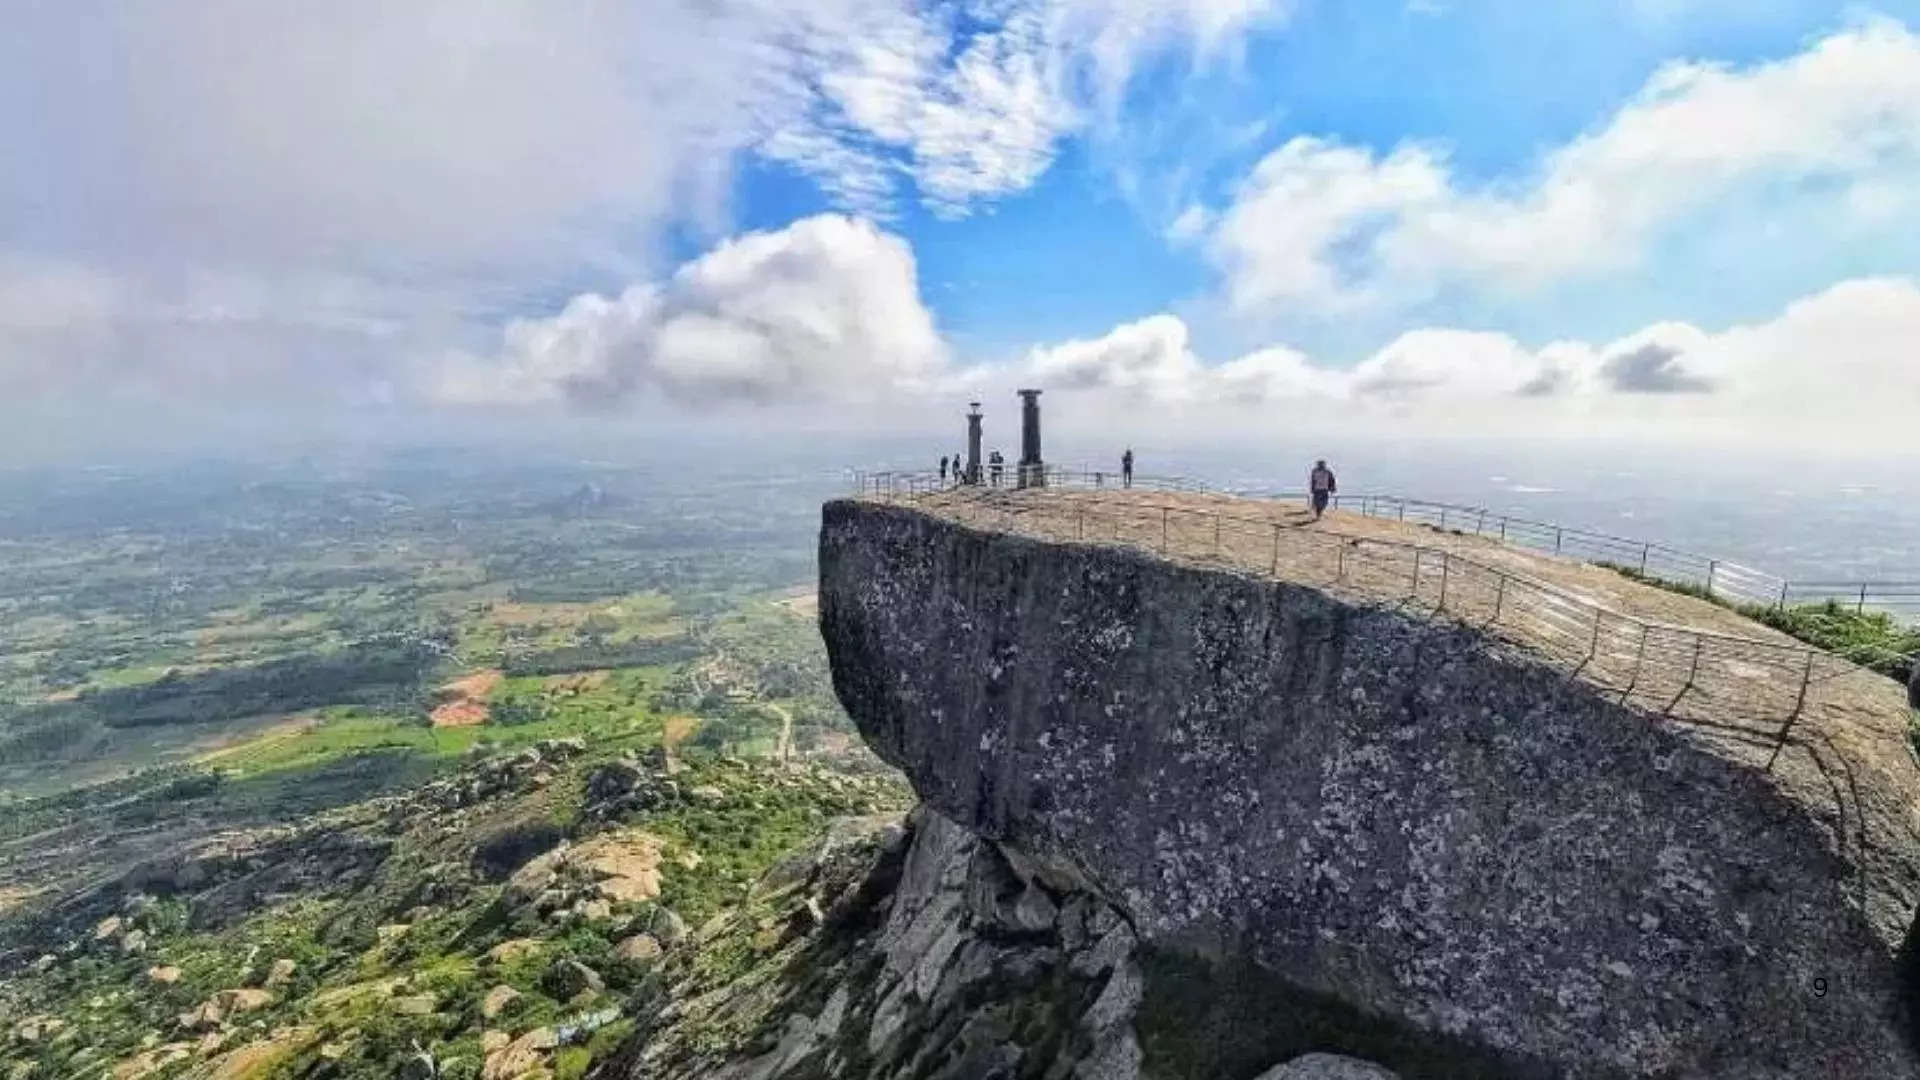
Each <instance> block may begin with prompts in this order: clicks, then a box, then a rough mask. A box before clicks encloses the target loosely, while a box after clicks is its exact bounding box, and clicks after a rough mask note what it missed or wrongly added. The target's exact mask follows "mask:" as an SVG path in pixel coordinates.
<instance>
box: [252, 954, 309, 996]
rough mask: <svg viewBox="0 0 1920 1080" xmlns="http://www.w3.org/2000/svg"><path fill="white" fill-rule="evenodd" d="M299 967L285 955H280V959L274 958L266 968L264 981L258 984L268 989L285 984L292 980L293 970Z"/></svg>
mask: <svg viewBox="0 0 1920 1080" xmlns="http://www.w3.org/2000/svg"><path fill="white" fill-rule="evenodd" d="M299 968H300V966H299V965H298V964H295V963H294V962H293V961H292V960H289V959H287V958H285V957H281V958H280V959H278V960H275V961H274V962H273V964H272V966H270V967H268V968H267V977H266V979H265V980H264V981H262V982H261V984H260V985H262V986H264V987H266V988H267V989H269V990H272V989H274V988H276V987H280V986H285V985H286V984H288V983H290V982H292V981H293V973H294V972H295V971H298V970H299Z"/></svg>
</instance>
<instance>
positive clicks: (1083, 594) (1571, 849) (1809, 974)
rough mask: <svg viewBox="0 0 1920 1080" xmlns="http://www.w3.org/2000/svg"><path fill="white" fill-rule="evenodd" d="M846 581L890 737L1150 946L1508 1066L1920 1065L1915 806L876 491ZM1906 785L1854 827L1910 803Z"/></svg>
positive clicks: (877, 722) (1576, 688)
mask: <svg viewBox="0 0 1920 1080" xmlns="http://www.w3.org/2000/svg"><path fill="white" fill-rule="evenodd" d="M820 574H821V588H820V625H821V630H822V633H823V635H824V637H825V640H826V644H827V648H828V651H829V654H830V656H831V659H832V665H833V676H834V685H835V689H836V691H837V693H838V694H839V697H840V699H841V701H842V702H843V704H844V705H845V706H846V708H847V711H848V712H849V713H850V714H851V715H852V717H853V718H854V720H855V721H856V723H857V724H858V725H859V727H860V729H861V731H862V733H863V734H864V735H865V737H866V739H867V741H868V742H869V743H870V744H871V745H872V746H873V748H874V749H875V750H876V751H877V752H878V753H879V754H880V755H881V756H882V757H884V758H886V759H887V760H888V761H890V762H891V763H893V764H894V765H896V766H897V767H899V768H900V769H902V770H903V771H904V772H905V773H906V774H907V775H908V777H909V778H910V779H911V780H912V782H913V784H914V786H915V787H916V788H917V789H918V790H919V792H920V794H921V796H922V797H923V798H924V799H925V800H926V801H927V803H928V804H929V805H930V806H931V807H932V808H934V809H936V810H937V811H939V812H940V813H941V814H943V815H945V816H946V817H948V818H951V819H952V820H954V821H955V822H958V823H959V824H960V825H961V826H963V827H964V828H965V829H967V830H969V831H970V832H972V833H974V834H976V835H978V836H980V837H983V838H986V839H988V840H991V841H993V842H994V843H995V844H996V845H997V846H998V847H999V848H1000V849H1001V850H1002V851H1004V852H1005V854H1006V857H1007V858H1008V859H1009V860H1010V861H1011V862H1013V863H1015V864H1016V865H1019V866H1021V869H1022V872H1023V874H1028V875H1031V876H1032V877H1033V879H1034V880H1037V881H1042V882H1045V883H1047V885H1048V887H1049V888H1051V889H1055V890H1057V891H1061V892H1076V891H1078V892H1089V893H1092V894H1095V895H1098V896H1100V897H1103V898H1105V899H1106V900H1107V901H1108V902H1110V903H1112V904H1113V905H1114V906H1115V907H1116V908H1117V909H1118V910H1120V911H1121V912H1123V913H1124V916H1125V918H1126V921H1127V923H1128V925H1129V926H1130V927H1131V929H1132V930H1133V931H1134V932H1135V933H1136V934H1138V936H1139V938H1140V940H1141V942H1142V943H1143V944H1144V945H1147V946H1150V947H1154V948H1157V949H1164V950H1172V951H1176V952H1178V953H1180V954H1182V955H1190V956H1197V957H1204V958H1213V959H1218V960H1222V961H1225V960H1228V959H1234V960H1241V959H1251V960H1252V961H1253V962H1254V963H1256V964H1257V965H1258V966H1259V967H1260V968H1261V969H1262V970H1264V971H1266V972H1270V973H1272V974H1273V975H1274V976H1276V977H1277V978H1279V979H1281V980H1283V981H1284V982H1285V983H1286V984H1287V985H1288V986H1290V987H1294V988H1297V989H1298V990H1299V991H1301V992H1302V993H1303V994H1308V995H1312V996H1313V997H1314V998H1315V999H1316V1000H1332V1001H1335V1002H1338V1003H1342V1004H1344V1005H1345V1006H1348V1007H1351V1008H1352V1009H1353V1010H1354V1011H1355V1013H1356V1014H1365V1015H1369V1016H1377V1017H1387V1018H1390V1019H1391V1020H1393V1021H1394V1022H1395V1023H1397V1024H1401V1025H1404V1026H1405V1027H1406V1029H1408V1030H1411V1031H1413V1032H1415V1033H1416V1035H1417V1036H1418V1037H1423V1038H1430V1039H1431V1040H1433V1044H1434V1045H1435V1046H1436V1047H1440V1046H1463V1045H1464V1046H1469V1047H1471V1048H1472V1049H1473V1052H1474V1053H1476V1054H1489V1055H1493V1059H1494V1060H1497V1061H1498V1062H1499V1063H1500V1065H1499V1071H1501V1072H1504V1073H1506V1074H1508V1075H1519V1076H1577V1077H1614V1076H1644V1075H1662V1076H1743V1077H1809V1076H1876V1077H1913V1076H1920V1064H1917V1063H1916V1056H1915V1052H1914V1050H1913V1049H1912V1048H1911V1043H1910V1041H1909V1032H1910V1030H1911V1024H1912V1017H1911V1015H1910V1011H1909V1005H1908V1003H1907V997H1906V989H1905V988H1906V986H1907V980H1908V978H1909V972H1910V970H1911V969H1910V968H1909V966H1908V964H1907V960H1906V955H1907V949H1906V944H1905V943H1906V939H1907V935H1908V929H1909V924H1910V923H1911V919H1912V913H1913V907H1914V900H1915V896H1916V892H1917V891H1920V840H1916V834H1915V831H1914V830H1913V829H1912V828H1911V827H1910V826H1907V825H1906V822H1908V821H1910V820H1911V819H1910V817H1909V818H1897V819H1895V820H1896V826H1895V827H1893V828H1884V827H1880V826H1875V829H1874V830H1873V831H1871V832H1870V834H1869V835H1868V836H1867V842H1866V843H1864V844H1861V843H1857V842H1854V843H1847V842H1841V841H1840V840H1837V839H1836V829H1835V828H1834V827H1833V825H1832V824H1831V822H1829V821H1828V820H1826V819H1825V818H1823V817H1822V816H1821V815H1820V814H1819V813H1818V812H1816V810H1815V809H1814V808H1811V807H1809V806H1808V805H1807V804H1806V803H1805V802H1804V801H1802V800H1800V799H1798V798H1796V797H1793V796H1792V795H1790V794H1789V793H1787V792H1785V791H1783V790H1782V789H1781V788H1780V786H1779V785H1777V784H1776V783H1774V782H1773V780H1772V778H1771V777H1769V776H1768V775H1767V774H1765V773H1764V772H1762V771H1760V770H1758V769H1756V768H1754V767H1753V766H1752V765H1751V764H1748V763H1744V762H1742V761H1738V760H1735V759H1734V758H1733V757H1732V756H1730V755H1723V754H1720V753H1716V751H1715V749H1714V747H1713V744H1712V742H1711V741H1710V740H1703V739H1694V738H1688V737H1687V736H1686V734H1685V733H1684V732H1681V731H1679V730H1677V729H1676V728H1675V727H1674V726H1673V725H1671V724H1669V723H1667V722H1665V721H1662V720H1660V719H1658V718H1655V717H1651V716H1648V715H1645V714H1644V713H1641V712H1638V711H1635V710H1632V709H1628V708H1623V707H1621V706H1620V705H1618V704H1616V702H1615V700H1614V699H1611V698H1609V697H1607V696H1605V695H1604V694H1602V693H1601V692H1600V691H1599V690H1597V689H1595V688H1593V687H1591V686H1589V685H1587V684H1585V683H1583V682H1581V681H1579V680H1577V679H1570V678H1569V677H1568V676H1567V675H1566V674H1564V673H1563V672H1560V671H1557V670H1555V669H1553V668H1551V667H1550V666H1548V665H1547V664H1545V663H1542V662H1540V661H1539V660H1538V659H1537V658H1535V657H1533V656H1532V655H1530V654H1529V653H1527V652H1526V651H1524V650H1522V649H1519V648H1517V647H1514V646H1511V645H1507V644H1503V643H1500V642H1497V641H1494V640H1491V639H1489V638H1486V637H1483V636H1482V635H1480V634H1478V633H1475V632H1474V631H1472V630H1471V629H1468V628H1465V627H1461V626H1458V625H1455V624H1450V623H1444V622H1436V621H1434V620H1432V619H1430V618H1427V617H1425V616H1423V615H1420V614H1416V613H1413V612H1406V611H1401V610H1399V609H1396V608H1393V607H1386V606H1363V605H1357V604H1351V603H1347V602H1343V601H1340V600H1337V599H1335V598H1333V597H1330V596H1328V595H1326V594H1324V593H1322V592H1319V591H1316V590H1314V589H1310V588H1307V587H1303V586H1294V585H1288V584H1284V583H1275V582H1271V581H1259V580H1255V579H1251V578H1248V577H1244V576H1240V575H1237V574H1233V573H1227V572H1219V571H1207V570H1196V569H1192V568H1182V567H1177V566H1173V565H1169V564H1166V563H1163V562H1160V561H1157V560H1155V559H1153V558H1151V557H1150V556H1146V555H1141V554H1138V553H1134V552H1128V551H1123V550H1116V549H1111V548H1096V547H1089V546H1081V545H1065V544H1049V543H1043V542H1039V541H1033V540H1027V539H1022V538H1017V537H1011V536H1006V535H999V534H992V533H984V532H980V531H976V530H972V529H969V528H965V527H962V526H959V525H956V524H953V523H950V522H945V521H941V520H938V519H935V518H932V517H929V516H926V515H923V514H920V513H917V512H915V511H913V510H911V509H907V508H901V507H885V506H877V505H872V504H865V503H858V502H852V501H840V502H833V503H829V504H828V505H827V507H826V509H825V515H824V522H823V527H822V532H821V538H820ZM1895 779H1896V780H1897V781H1899V783H1894V782H1892V781H1889V780H1888V779H1887V777H1886V776H1885V774H1875V775H1871V776H1867V777H1864V778H1860V779H1857V780H1856V781H1855V784H1856V787H1860V786H1872V785H1879V786H1881V787H1887V786H1888V785H1889V784H1890V783H1891V784H1892V787H1889V788H1888V789H1887V790H1872V791H1865V792H1862V791H1859V790H1856V791H1855V792H1854V793H1853V795H1852V799H1853V800H1854V804H1855V805H1873V806H1876V807H1886V806H1895V807H1910V806H1912V805H1913V804H1914V802H1915V797H1916V795H1920V781H1917V780H1916V778H1915V777H1914V776H1913V775H1912V770H1909V772H1908V775H1906V776H1905V777H1896V778H1895ZM1839 782H1840V783H1845V782H1847V781H1845V780H1841V781H1839ZM1901 784H1904V787H1901ZM1895 788H1898V790H1895ZM1835 798H1836V799H1839V798H1840V796H1839V794H1838V793H1836V795H1835ZM1843 805H1844V803H1843ZM1884 818H1885V815H1884V814H1883V815H1881V817H1880V818H1876V819H1875V820H1876V821H1880V820H1883V819H1884ZM1856 832H1859V833H1869V830H1868V829H1867V828H1866V827H1864V826H1862V827H1860V828H1859V829H1857V830H1856ZM1863 850H1864V851H1865V852H1866V854H1865V855H1862V854H1861V852H1862V851H1863ZM1340 1049H1343V1050H1345V1051H1347V1052H1349V1053H1357V1054H1358V1055H1359V1056H1362V1057H1369V1058H1372V1059H1373V1060H1378V1061H1382V1062H1383V1063H1385V1064H1388V1065H1395V1061H1394V1059H1393V1058H1392V1056H1391V1055H1386V1056H1381V1055H1375V1054H1372V1053H1369V1052H1368V1051H1369V1050H1370V1049H1371V1048H1369V1047H1364V1046H1347V1047H1341V1048H1340ZM1405 1071H1407V1072H1408V1075H1418V1074H1419V1073H1417V1072H1414V1071H1412V1070H1405Z"/></svg>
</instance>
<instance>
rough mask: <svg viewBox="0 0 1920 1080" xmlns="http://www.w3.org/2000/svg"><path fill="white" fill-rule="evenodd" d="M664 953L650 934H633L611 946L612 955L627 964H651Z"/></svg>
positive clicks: (657, 941)
mask: <svg viewBox="0 0 1920 1080" xmlns="http://www.w3.org/2000/svg"><path fill="white" fill-rule="evenodd" d="M665 953H666V950H665V949H664V948H662V947H661V945H660V939H658V938H656V937H654V936H653V935H652V934H635V935H633V936H632V937H629V938H627V939H625V940H624V941H622V942H620V944H618V945H616V946H614V947H613V955H614V956H615V957H616V958H618V959H620V960H624V961H626V962H627V963H629V964H651V963H653V962H654V961H656V960H658V959H660V957H661V956H662V955H664V954H665Z"/></svg>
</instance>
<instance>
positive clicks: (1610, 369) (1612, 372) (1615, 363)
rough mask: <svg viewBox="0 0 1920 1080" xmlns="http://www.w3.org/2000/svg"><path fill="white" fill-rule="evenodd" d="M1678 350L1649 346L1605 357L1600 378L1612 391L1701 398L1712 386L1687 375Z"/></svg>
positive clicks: (1694, 376)
mask: <svg viewBox="0 0 1920 1080" xmlns="http://www.w3.org/2000/svg"><path fill="white" fill-rule="evenodd" d="M1680 361H1681V353H1680V350H1679V349H1676V348H1673V347H1672V346H1670V345H1658V344H1654V343H1652V342H1649V343H1647V344H1645V345H1642V346H1640V347H1639V348H1637V349H1628V350H1626V351H1624V352H1620V353H1616V354H1614V355H1613V356H1609V357H1607V358H1606V359H1605V360H1603V361H1601V363H1600V375H1601V377H1602V378H1604V379H1605V380H1606V381H1607V384H1608V385H1609V386H1611V387H1612V388H1613V389H1615V390H1619V391H1621V392H1623V393H1629V394H1704V393H1706V392H1708V391H1710V390H1712V389H1713V383H1712V382H1711V381H1709V380H1707V379H1703V378H1701V377H1700V376H1698V375H1692V374H1689V373H1688V372H1687V370H1686V368H1685V367H1683V366H1682V365H1681V362H1680Z"/></svg>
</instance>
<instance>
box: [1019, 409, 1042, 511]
mask: <svg viewBox="0 0 1920 1080" xmlns="http://www.w3.org/2000/svg"><path fill="white" fill-rule="evenodd" d="M1019 394H1020V474H1019V475H1020V481H1019V483H1020V486H1021V487H1044V486H1046V483H1047V466H1046V463H1045V462H1043V461H1041V460H1040V391H1038V390H1021V391H1019Z"/></svg>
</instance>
